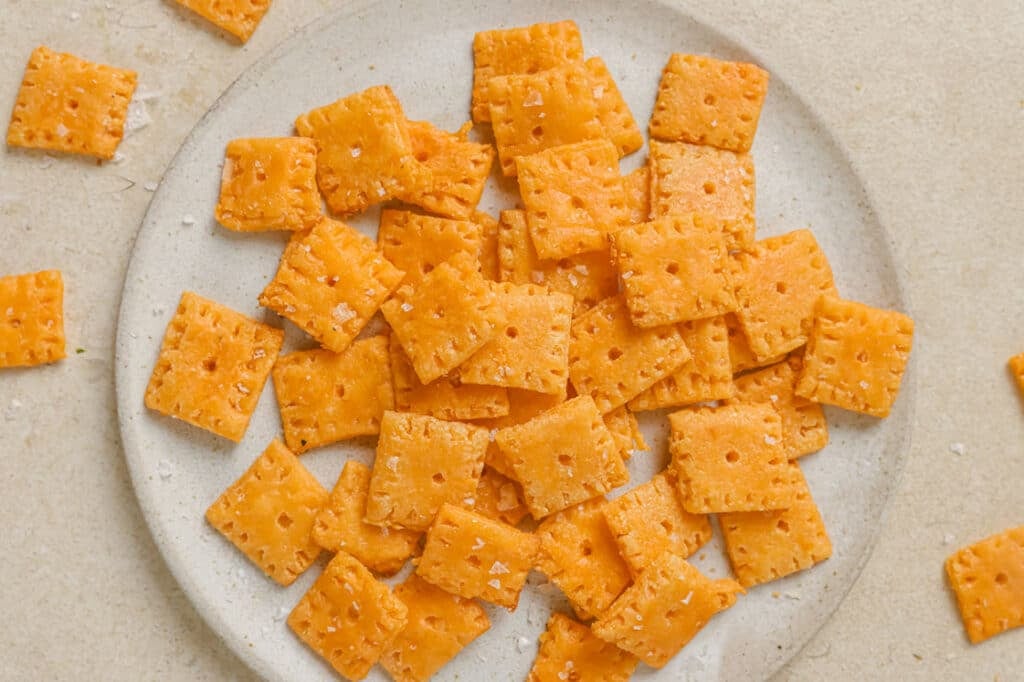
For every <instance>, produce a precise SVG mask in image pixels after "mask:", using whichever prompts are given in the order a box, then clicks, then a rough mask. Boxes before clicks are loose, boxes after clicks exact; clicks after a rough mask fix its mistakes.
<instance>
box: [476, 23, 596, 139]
mask: <svg viewBox="0 0 1024 682" xmlns="http://www.w3.org/2000/svg"><path fill="white" fill-rule="evenodd" d="M582 61H583V40H582V39H581V38H580V29H579V27H578V26H576V22H574V21H558V22H554V23H541V24H533V25H532V26H522V27H516V28H507V29H495V30H492V31H480V32H479V33H477V34H476V35H475V36H474V37H473V95H472V106H471V108H472V113H473V120H474V121H476V122H478V123H484V122H487V121H490V120H491V110H490V98H489V96H488V89H487V84H488V83H489V82H490V80H491V79H492V78H494V77H495V76H507V75H509V74H517V73H518V74H528V73H538V72H540V71H547V70H548V69H553V68H555V67H557V66H562V65H565V64H572V63H581V62H582Z"/></svg>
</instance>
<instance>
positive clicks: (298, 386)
mask: <svg viewBox="0 0 1024 682" xmlns="http://www.w3.org/2000/svg"><path fill="white" fill-rule="evenodd" d="M273 375H274V391H275V393H276V394H277V404H278V407H279V408H280V410H281V423H282V424H283V425H284V440H285V442H286V443H287V444H288V447H289V448H291V450H292V451H293V452H295V453H303V452H305V451H306V450H309V449H311V448H316V447H320V446H321V445H329V444H330V443H336V442H338V441H340V440H346V439H349V438H354V437H356V436H372V435H374V434H377V433H380V418H381V416H382V415H383V414H384V411H385V410H390V409H393V408H394V404H395V396H394V391H393V390H392V389H391V367H390V364H389V362H388V340H387V337H385V336H375V337H371V338H368V339H362V340H361V341H356V342H355V343H353V344H352V345H351V346H349V347H348V348H346V349H345V351H344V352H342V353H334V352H332V351H329V350H321V349H317V350H308V351H298V352H295V353H289V354H288V355H282V356H281V357H280V358H278V360H277V363H276V364H275V365H274V371H273Z"/></svg>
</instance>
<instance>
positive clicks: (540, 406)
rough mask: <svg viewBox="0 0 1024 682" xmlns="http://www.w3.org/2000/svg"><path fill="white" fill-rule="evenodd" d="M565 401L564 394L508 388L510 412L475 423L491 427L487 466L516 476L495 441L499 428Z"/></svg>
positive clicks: (522, 421) (530, 417) (526, 419)
mask: <svg viewBox="0 0 1024 682" xmlns="http://www.w3.org/2000/svg"><path fill="white" fill-rule="evenodd" d="M563 402H565V396H564V395H551V394H547V393H535V392H533V391H523V390H521V389H517V388H510V389H509V390H508V414H506V415H503V416H500V417H496V418H493V419H480V420H477V421H476V422H475V423H476V424H477V425H478V426H482V427H484V428H485V429H489V438H490V441H491V442H490V443H489V444H488V446H487V456H486V457H485V458H484V461H485V462H486V463H487V466H489V467H493V468H494V469H495V470H496V471H498V472H499V473H500V474H502V475H503V476H506V477H508V478H513V479H514V478H515V475H516V474H515V472H514V471H512V467H511V465H509V463H508V460H506V459H505V455H503V454H502V453H501V448H499V447H498V444H497V443H496V442H495V441H494V439H495V436H496V435H497V433H498V430H499V429H504V428H506V427H509V426H515V425H517V424H525V423H526V422H528V421H530V420H531V419H533V418H534V417H536V416H537V415H539V414H541V413H543V412H547V411H548V410H550V409H551V408H553V407H555V406H556V405H559V404H561V403H563Z"/></svg>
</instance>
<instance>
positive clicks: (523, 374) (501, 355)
mask: <svg viewBox="0 0 1024 682" xmlns="http://www.w3.org/2000/svg"><path fill="white" fill-rule="evenodd" d="M496 287H497V290H498V292H499V304H500V305H501V306H502V307H503V308H504V310H505V319H506V320H507V321H506V322H505V325H504V328H502V329H499V330H498V332H497V333H496V334H495V335H494V337H493V338H492V339H491V340H490V341H488V342H487V343H486V344H485V345H484V347H483V348H481V349H480V350H478V351H477V352H476V353H474V354H473V355H472V356H470V358H469V359H468V360H466V361H465V362H464V363H462V365H460V366H459V375H460V376H461V378H462V381H463V382H465V383H467V384H484V385H488V386H505V387H507V388H521V389H525V390H528V391H536V392H538V393H552V394H555V395H564V394H565V390H566V385H567V383H568V381H569V328H570V326H571V324H572V306H573V300H572V297H571V296H569V295H568V294H560V293H552V292H549V291H548V290H547V289H545V288H544V287H538V286H536V285H533V284H519V285H516V284H510V283H508V282H504V283H501V284H498V285H496Z"/></svg>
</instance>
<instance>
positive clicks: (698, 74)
mask: <svg viewBox="0 0 1024 682" xmlns="http://www.w3.org/2000/svg"><path fill="white" fill-rule="evenodd" d="M767 92H768V72H767V71H765V70H764V69H762V68H760V67H758V66H756V65H754V64H747V63H744V62H726V61H721V60H719V59H712V58H711V57H705V56H701V55H692V54H678V53H677V54H673V55H672V56H671V57H669V60H668V64H666V65H665V70H664V71H663V72H662V74H661V83H659V85H658V98H657V101H656V102H655V103H654V113H653V114H651V125H650V132H651V137H653V138H656V139H658V140H674V141H679V142H690V143H692V144H701V145H710V146H712V147H718V148H720V149H728V150H731V151H736V152H746V151H749V150H750V145H752V144H753V142H754V134H755V133H756V132H757V122H758V119H759V118H760V116H761V106H762V105H763V104H764V98H765V95H766V94H767Z"/></svg>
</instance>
